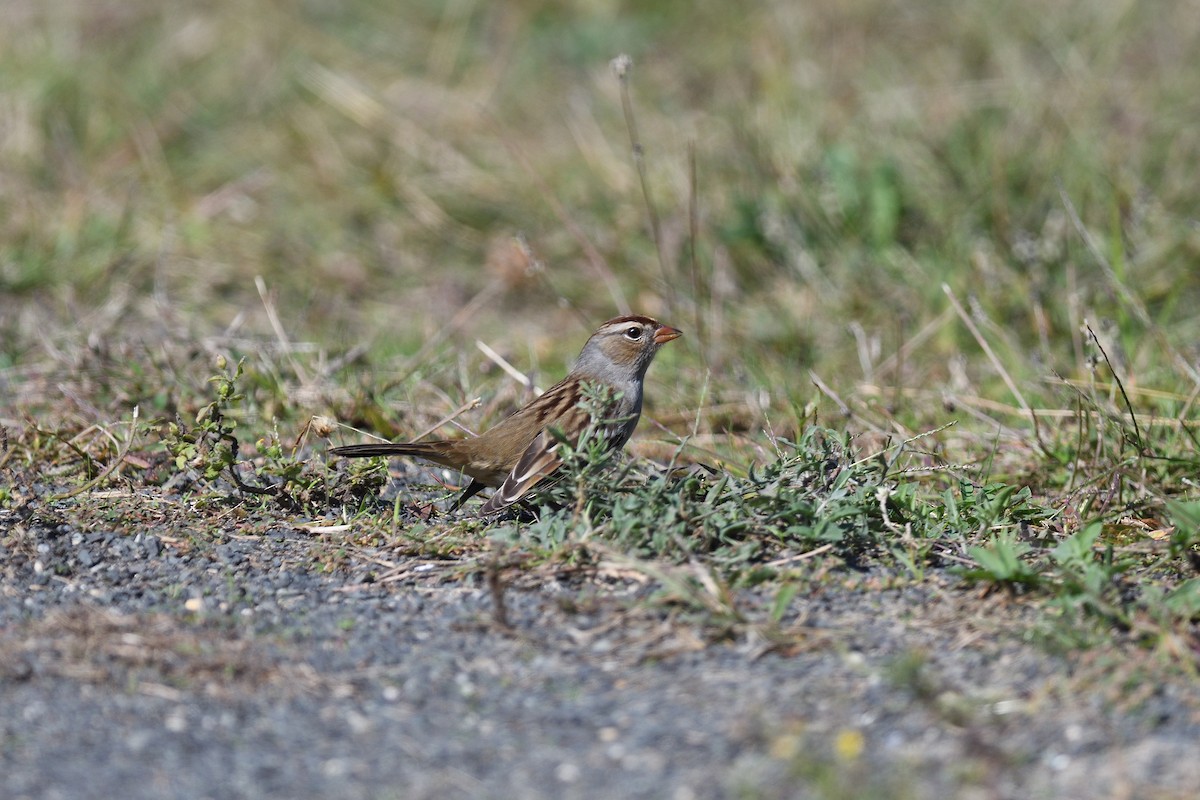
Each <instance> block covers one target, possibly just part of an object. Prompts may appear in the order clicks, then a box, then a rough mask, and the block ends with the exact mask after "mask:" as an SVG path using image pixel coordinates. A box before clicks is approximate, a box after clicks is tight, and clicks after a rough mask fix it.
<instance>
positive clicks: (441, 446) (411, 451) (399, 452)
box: [329, 442, 453, 466]
mask: <svg viewBox="0 0 1200 800" xmlns="http://www.w3.org/2000/svg"><path fill="white" fill-rule="evenodd" d="M446 445H447V442H403V443H392V442H380V443H379V444H348V445H344V446H342V447H331V448H330V449H329V452H330V453H333V454H334V455H335V456H344V457H345V458H367V457H370V456H415V457H417V458H424V459H427V460H429V461H433V462H435V463H439V464H443V463H446V462H445V458H446ZM451 466H453V465H451Z"/></svg>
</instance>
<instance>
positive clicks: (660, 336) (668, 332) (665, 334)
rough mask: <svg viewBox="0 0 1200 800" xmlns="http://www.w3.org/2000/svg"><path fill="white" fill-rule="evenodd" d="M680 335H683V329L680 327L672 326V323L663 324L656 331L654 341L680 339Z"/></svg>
mask: <svg viewBox="0 0 1200 800" xmlns="http://www.w3.org/2000/svg"><path fill="white" fill-rule="evenodd" d="M680 336H683V331H681V330H679V329H678V328H672V327H671V326H670V325H663V326H662V327H660V328H659V329H658V330H656V331H655V332H654V343H655V344H666V343H667V342H669V341H671V340H672V339H678V338H679V337H680Z"/></svg>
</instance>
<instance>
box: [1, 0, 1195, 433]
mask: <svg viewBox="0 0 1200 800" xmlns="http://www.w3.org/2000/svg"><path fill="white" fill-rule="evenodd" d="M1196 11H1197V9H1196V5H1195V4H1194V3H1188V2H1162V3H1154V4H1147V3H1134V2H1097V1H1094V0H1093V1H1091V2H1088V1H1087V0H1053V1H1052V2H1046V0H1037V1H1035V0H1014V1H1013V2H1009V3H1003V4H997V3H992V2H984V1H983V0H961V1H960V2H954V3H950V2H938V1H937V0H930V1H928V2H911V1H907V2H897V1H896V0H852V2H844V0H837V1H836V2H835V1H834V0H812V2H806V3H794V2H760V3H730V2H720V3H718V2H706V1H702V2H675V1H674V0H668V1H667V2H616V1H610V0H587V2H579V3H563V2H548V3H536V2H528V1H527V0H518V1H517V2H510V3H485V2H478V0H446V1H445V2H433V1H432V0H427V1H422V0H407V1H406V2H382V1H380V0H374V1H372V0H356V1H354V2H336V3H334V2H319V1H318V0H308V2H303V1H301V0H240V1H239V2H221V1H220V0H211V1H210V2H158V1H157V0H154V1H153V2H152V1H151V0H87V1H86V2H85V1H84V0H54V1H53V2H40V1H36V0H6V2H5V3H4V5H3V8H2V9H0V18H2V23H3V24H0V367H3V368H4V369H5V370H6V371H7V372H8V374H9V376H10V380H9V381H7V383H8V384H9V391H11V387H12V385H13V382H14V380H15V381H20V380H21V379H22V376H23V375H25V376H27V375H28V373H23V372H22V371H21V370H23V369H28V368H29V365H32V364H35V363H40V362H42V361H44V360H45V359H47V358H59V357H60V356H61V354H62V353H64V352H68V351H70V350H71V349H72V348H73V347H78V346H81V345H82V344H84V343H86V344H87V345H88V346H89V347H90V348H91V349H92V350H93V351H97V350H103V349H105V348H114V347H115V344H114V343H118V342H124V343H130V342H132V343H134V346H133V347H132V349H127V350H126V351H125V353H126V356H127V357H128V358H130V359H133V360H134V361H135V362H136V361H138V360H139V359H141V358H144V359H146V360H147V361H153V360H154V358H156V355H155V353H156V348H158V346H159V345H160V344H161V342H162V341H164V340H165V339H171V340H175V341H179V340H183V341H188V340H191V341H195V342H197V343H202V342H204V341H206V337H212V336H220V335H224V336H226V337H227V338H226V340H224V341H239V340H238V339H237V338H236V337H244V339H243V340H242V341H245V342H248V343H246V344H243V345H242V346H241V349H242V350H243V351H244V352H249V353H253V352H254V349H255V348H254V345H253V342H254V341H267V342H273V341H275V339H276V338H277V334H276V333H275V332H273V329H272V327H271V324H270V320H269V319H268V314H267V311H266V309H267V307H268V305H273V307H274V308H275V309H276V311H277V313H278V316H279V321H280V325H281V327H282V329H283V331H284V332H285V334H286V336H287V337H288V338H289V339H290V341H291V342H292V343H293V345H294V346H295V347H296V348H297V350H296V351H297V352H310V353H314V354H317V355H312V356H306V357H309V358H318V357H319V358H324V357H326V356H328V358H336V357H337V356H338V355H340V354H343V353H346V352H347V351H350V350H352V349H353V348H354V347H355V346H358V345H360V344H365V345H367V347H368V349H367V355H366V356H365V359H366V360H365V362H363V361H359V362H358V363H357V365H356V366H354V367H352V369H355V370H358V372H354V371H352V372H350V373H348V374H350V375H356V376H357V377H354V378H352V379H351V382H352V383H355V384H358V385H359V386H367V385H371V386H380V385H384V384H386V382H387V381H388V380H389V378H394V379H395V380H397V381H403V380H405V379H406V378H408V377H411V376H412V375H413V374H414V373H413V367H412V359H413V358H417V359H418V361H419V365H418V366H417V367H416V369H417V373H419V375H420V376H421V377H427V378H429V379H430V380H431V381H432V382H433V383H434V384H436V385H439V386H442V387H443V388H446V389H447V390H449V389H451V387H456V386H459V387H460V388H461V389H462V391H463V392H464V393H465V392H467V391H475V387H474V385H473V384H474V383H475V382H476V381H478V380H480V379H479V377H478V375H479V371H478V370H479V368H481V367H486V366H488V365H489V362H488V361H487V359H485V358H484V357H483V355H482V354H480V353H479V352H478V351H477V350H476V349H475V348H474V341H475V340H476V339H480V340H483V341H486V342H488V343H489V344H491V345H492V346H493V347H495V348H496V349H498V350H500V351H501V352H502V353H504V354H505V355H506V356H507V357H508V358H510V359H511V360H512V361H513V362H514V363H515V364H517V365H518V366H519V367H520V368H521V369H531V368H535V367H537V368H540V370H541V377H540V378H539V380H541V382H542V385H545V384H546V383H547V382H548V380H547V379H554V378H557V377H558V376H559V375H560V374H561V373H562V370H563V369H564V367H565V365H566V363H567V361H568V360H569V359H570V358H571V357H572V356H573V355H574V354H575V353H576V352H577V350H578V348H579V346H580V344H581V342H582V341H583V339H584V338H585V337H586V335H587V333H588V332H589V331H590V330H591V329H592V328H593V327H594V326H595V324H596V323H598V322H600V321H602V320H604V319H606V318H607V317H609V316H611V315H613V314H615V313H617V312H619V311H623V310H626V309H631V310H633V311H636V312H641V313H647V314H651V315H654V316H658V317H659V318H661V319H663V320H664V321H667V322H669V323H670V324H673V325H676V326H678V327H681V328H683V329H685V331H686V332H687V333H688V336H687V338H685V339H683V340H680V341H679V342H677V343H676V344H674V345H672V347H671V348H668V350H666V351H664V353H663V354H662V356H661V357H660V361H659V364H657V365H656V367H655V369H654V370H652V373H651V388H650V400H651V402H652V409H651V413H652V414H654V413H659V414H661V415H663V416H669V414H668V412H676V411H681V412H683V417H681V419H680V420H679V421H678V423H677V424H675V425H674V426H673V427H674V428H675V429H676V431H677V432H680V433H682V432H684V431H685V430H686V429H687V428H688V427H689V423H688V422H687V415H688V414H689V413H691V412H694V410H695V409H696V408H697V407H698V406H700V404H701V402H702V397H703V402H704V403H706V404H708V405H709V406H712V407H713V408H719V407H721V404H722V403H725V404H727V405H729V404H731V406H732V407H738V408H743V409H749V411H746V412H745V413H741V412H738V413H732V412H731V413H732V416H730V417H729V418H722V419H718V418H717V416H719V415H715V413H714V416H713V417H712V418H709V419H706V421H705V425H706V426H710V427H711V428H712V429H713V430H719V429H722V428H737V427H739V426H741V427H742V428H743V429H745V430H752V429H761V428H762V426H763V425H764V424H770V423H771V422H772V418H773V415H776V418H777V417H778V415H780V414H782V415H784V416H787V417H788V419H790V420H792V421H791V422H786V421H785V422H784V423H782V424H784V425H785V426H787V425H792V424H795V422H794V421H795V420H798V419H799V418H800V417H802V416H803V414H802V413H801V412H799V411H797V410H796V409H799V408H802V407H803V406H804V405H805V404H807V403H810V402H812V401H814V400H818V399H819V400H820V402H821V403H822V404H823V405H822V407H823V408H825V409H826V412H827V413H825V416H826V417H827V418H828V417H836V416H837V413H838V411H837V409H836V408H835V406H836V403H831V402H830V401H829V400H828V399H826V397H824V396H822V395H821V394H820V393H819V392H818V390H817V389H816V388H815V387H814V383H813V379H812V375H810V370H811V371H812V373H813V374H815V375H816V376H818V377H819V378H820V379H821V380H822V381H823V382H824V384H825V385H826V387H827V388H828V396H830V397H832V396H837V397H838V398H840V399H841V400H842V401H843V402H845V403H847V404H849V405H848V409H849V410H850V411H852V412H853V413H855V414H862V415H868V416H869V415H870V414H872V413H877V414H878V415H880V416H878V417H876V418H875V419H876V420H879V419H884V420H888V419H893V420H907V422H906V424H913V425H920V424H933V423H937V424H940V422H943V421H946V420H948V419H951V418H955V416H956V415H959V414H961V408H959V407H958V406H957V405H955V406H954V408H950V407H949V406H950V405H954V404H950V403H948V402H947V401H946V398H947V397H949V396H951V395H953V396H954V397H956V398H959V399H961V398H962V397H965V396H972V397H979V398H991V399H992V401H993V402H998V403H1001V404H1003V405H1004V406H1007V407H1010V408H1015V407H1016V406H1017V405H1019V403H1020V402H1028V403H1029V404H1030V405H1038V406H1050V407H1055V406H1068V407H1069V406H1073V405H1074V404H1075V400H1074V399H1072V395H1071V393H1070V391H1068V390H1066V389H1064V388H1063V387H1062V386H1061V385H1059V386H1056V385H1054V384H1053V382H1048V381H1046V380H1045V379H1047V378H1052V377H1053V376H1055V375H1056V374H1057V375H1059V376H1061V377H1064V378H1070V379H1080V380H1086V379H1088V378H1089V376H1091V375H1092V374H1093V372H1092V370H1093V367H1094V360H1093V359H1092V357H1093V355H1094V351H1093V350H1091V349H1089V347H1088V337H1087V336H1086V334H1085V333H1084V332H1083V329H1082V325H1083V322H1084V320H1085V319H1086V320H1088V321H1089V322H1091V323H1092V325H1093V327H1094V328H1095V329H1096V330H1097V332H1098V333H1101V337H1102V341H1106V342H1108V343H1110V345H1111V346H1110V347H1107V348H1106V350H1111V351H1112V352H1109V353H1108V356H1109V357H1110V359H1111V361H1112V362H1113V366H1114V367H1115V368H1117V369H1118V370H1119V371H1120V373H1121V376H1122V377H1124V378H1126V379H1127V382H1128V384H1129V387H1131V388H1135V392H1134V397H1135V402H1137V403H1138V404H1140V405H1141V406H1142V407H1144V408H1145V409H1146V410H1148V411H1150V412H1153V413H1155V414H1163V415H1174V414H1181V413H1186V412H1187V411H1188V409H1190V407H1191V404H1190V400H1189V399H1188V398H1189V396H1190V395H1191V393H1192V391H1193V389H1194V387H1195V380H1194V371H1195V365H1196V362H1197V356H1198V355H1200V348H1198V347H1197V342H1198V333H1200V317H1197V315H1196V314H1195V312H1194V309H1195V306H1193V305H1192V304H1193V303H1197V302H1200V277H1198V271H1197V269H1196V266H1197V263H1198V261H1200V228H1198V226H1197V217H1198V214H1200V191H1198V190H1197V181H1196V178H1195V175H1194V172H1195V165H1196V164H1197V163H1200V125H1197V120H1198V119H1200V59H1197V58H1195V57H1194V54H1195V53H1196V52H1200V14H1197V13H1196ZM620 54H628V55H629V56H630V57H631V59H632V65H633V66H632V69H631V71H630V72H629V73H628V75H627V81H628V82H627V91H628V96H627V98H623V96H622V83H621V81H620V80H619V79H618V76H617V75H616V74H615V73H614V69H613V67H612V64H611V62H612V60H613V59H614V58H615V57H617V56H618V55H620ZM626 99H627V101H628V106H629V110H630V111H632V114H633V119H634V121H635V124H636V131H637V139H638V142H639V143H640V148H639V152H640V154H641V157H642V166H643V168H644V172H645V180H644V182H643V180H642V179H641V177H640V176H639V171H638V163H637V161H636V160H635V158H634V155H633V149H632V148H631V127H630V124H629V119H628V117H627V114H626V112H625V109H624V108H623V100H626ZM643 184H644V189H643ZM647 197H648V198H649V200H648V199H647ZM1074 214H1078V223H1077V222H1076V221H1075V220H1074V219H1073V215H1074ZM656 232H657V233H656ZM1085 233H1086V234H1087V236H1089V237H1091V245H1092V246H1091V247H1089V244H1088V241H1087V240H1086V238H1085ZM256 276H261V277H262V279H263V284H264V285H265V287H266V289H267V292H268V296H269V298H270V303H269V304H264V302H263V300H262V298H261V297H260V292H259V289H258V288H257V287H256V283H255V278H256ZM943 284H946V285H947V286H948V288H949V290H950V291H951V292H953V294H954V296H955V297H956V298H957V299H958V301H959V302H960V303H961V304H962V306H963V309H964V312H965V314H966V315H967V316H969V317H970V319H971V320H972V321H973V322H974V324H975V325H976V326H977V327H978V329H979V331H980V335H981V336H982V338H984V339H985V340H987V341H988V342H990V345H991V347H992V348H994V351H995V354H996V359H997V360H998V361H999V362H1000V363H1001V364H1002V366H1003V370H998V369H997V368H996V364H995V363H994V362H993V361H991V360H990V359H989V358H988V357H987V356H986V355H985V353H984V352H983V350H982V349H981V347H980V345H979V341H978V339H977V338H976V337H975V336H974V335H972V333H971V332H970V331H969V330H968V328H967V326H966V325H965V324H964V320H963V319H962V316H960V315H959V314H958V313H956V312H955V311H954V309H953V307H952V304H951V299H950V297H949V296H948V294H947V293H946V292H945V291H944V290H943ZM1189 309H1191V310H1189ZM306 343H307V344H306ZM303 346H308V347H310V350H309V351H304V350H303ZM222 347H224V345H222ZM139 348H140V349H139ZM196 354H197V357H206V356H205V351H204V348H203V347H202V346H200V344H198V345H197V348H196ZM1002 371H1005V372H1007V373H1009V375H1010V376H1011V377H1012V378H1013V379H1014V380H1015V381H1017V383H1018V384H1019V386H1020V389H1021V391H1022V392H1024V393H1026V394H1027V396H1026V397H1025V398H1024V399H1023V400H1021V401H1019V402H1018V401H1017V400H1016V398H1014V396H1013V394H1012V393H1011V392H1010V389H1009V388H1008V387H1007V386H1006V384H1005V383H1004V382H1003V380H1002V375H1001V372H1002ZM706 375H709V377H707V378H706ZM706 382H707V387H708V388H707V390H705V389H704V388H703V387H704V386H705V385H706ZM151 383H153V382H148V385H147V387H146V389H145V393H146V395H147V397H150V398H151V399H152V400H153V402H155V403H157V405H159V406H160V407H162V408H163V409H165V410H170V409H171V408H172V407H174V405H175V403H176V401H175V400H173V399H172V398H171V397H170V391H171V390H170V388H169V387H168V388H167V389H165V390H164V389H163V387H162V386H161V381H159V384H160V385H159V386H157V387H156V386H152V385H149V384H151ZM1136 387H1157V388H1159V389H1161V390H1163V393H1162V395H1161V396H1160V395H1153V394H1139V393H1137V392H1136ZM164 391H165V396H164ZM705 392H707V393H706V394H705ZM18 394H19V393H18ZM137 394H138V392H136V391H134V392H132V393H131V394H130V393H129V391H128V390H127V391H126V395H129V396H125V395H123V396H122V397H123V400H122V402H128V403H130V404H132V403H133V402H143V403H145V402H148V400H147V397H137V396H134V395H137ZM14 396H16V395H14ZM153 398H157V399H153ZM292 399H293V401H294V402H295V403H296V404H298V405H304V404H306V403H307V404H308V406H310V407H309V408H306V409H305V411H309V412H320V411H323V410H325V409H326V408H327V407H328V405H329V403H330V401H328V399H327V398H326V399H325V400H321V399H317V400H311V399H310V400H305V399H304V398H303V397H298V396H294V397H293V398H292ZM460 399H461V397H455V398H448V399H447V400H446V402H445V404H444V407H443V408H438V409H435V410H434V411H433V412H431V413H433V415H434V417H435V418H436V417H438V416H441V415H442V414H443V413H448V411H449V410H451V409H453V408H454V406H455V405H456V404H457V402H458V401H459V400H460ZM333 405H334V406H335V408H334V411H335V413H338V412H339V409H338V408H337V407H336V406H337V404H336V403H334V404H333ZM276 410H278V409H276ZM344 410H345V409H344V407H343V408H342V409H341V411H344ZM994 410H995V409H993V411H994ZM981 413H982V412H977V413H976V414H975V415H974V416H971V415H967V416H965V417H964V419H966V420H968V421H972V420H978V419H979V418H980V414H981ZM996 413H1001V412H996ZM793 414H794V416H789V415H793ZM983 419H984V422H985V423H988V422H989V420H988V418H987V417H986V416H985V417H983ZM1002 419H1003V421H1004V422H1005V423H1006V424H1008V423H1013V424H1018V425H1024V422H1023V421H1022V420H1021V419H1013V418H1011V415H1010V416H1009V417H1002ZM879 424H881V425H883V426H884V427H887V424H886V423H879ZM896 424H897V425H898V424H899V423H896ZM989 424H990V423H989ZM983 427H984V429H987V428H988V425H986V424H985V425H984V426H983Z"/></svg>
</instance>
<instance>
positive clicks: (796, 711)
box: [0, 511, 1200, 800]
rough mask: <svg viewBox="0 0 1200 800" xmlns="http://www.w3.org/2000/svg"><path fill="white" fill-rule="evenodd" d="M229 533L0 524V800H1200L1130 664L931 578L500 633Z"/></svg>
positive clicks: (564, 616) (273, 536)
mask: <svg viewBox="0 0 1200 800" xmlns="http://www.w3.org/2000/svg"><path fill="white" fill-rule="evenodd" d="M252 529H253V528H252V527H249V526H239V525H231V527H230V528H229V529H228V530H227V531H225V532H224V533H221V534H219V535H214V534H208V533H206V534H204V535H201V534H198V533H190V532H188V531H187V530H180V529H177V528H176V527H164V528H163V529H161V530H153V529H149V530H145V531H143V532H140V533H134V534H125V533H120V532H116V531H112V530H99V529H97V530H89V529H86V528H85V527H84V526H77V525H76V524H73V523H71V522H69V521H65V520H64V519H63V518H60V517H57V516H53V515H44V516H41V517H39V516H38V515H37V514H31V513H28V512H26V513H24V514H18V513H16V512H14V511H0V569H2V570H3V573H2V583H0V708H2V709H3V713H2V714H0V795H2V796H4V797H7V798H26V797H28V798H91V797H96V798H101V797H104V798H108V797H114V796H120V797H127V798H141V797H154V798H176V797H178V798H206V797H211V798H234V797H289V798H305V797H344V798H368V797H370V798H389V797H396V798H400V797H404V798H425V797H429V798H433V797H437V798H447V797H449V798H454V797H497V798H500V797H523V798H541V797H547V798H549V797H554V798H560V797H562V798H574V797H580V798H583V797H622V798H679V799H680V800H682V799H684V798H718V797H729V796H746V797H763V798H772V797H781V798H782V797H869V796H878V797H905V796H907V797H934V796H939V797H945V796H963V797H1013V798H1025V797H1064V798H1075V797H1078V798H1095V797H1180V798H1182V797H1191V796H1193V792H1194V791H1195V787H1196V786H1200V759H1198V758H1197V755H1200V715H1198V711H1197V709H1198V708H1200V692H1198V689H1197V686H1196V683H1195V682H1194V680H1193V679H1192V678H1191V677H1189V676H1186V675H1174V674H1173V673H1172V672H1171V671H1170V670H1167V669H1159V670H1158V671H1157V672H1155V671H1154V670H1155V665H1157V664H1159V662H1158V661H1157V660H1155V659H1154V658H1153V656H1152V654H1147V653H1145V652H1143V651H1141V650H1137V649H1135V648H1132V647H1131V646H1128V645H1119V646H1114V647H1113V648H1111V649H1103V652H1100V651H1098V650H1096V649H1092V650H1085V651H1078V650H1076V651H1068V654H1067V655H1064V656H1057V655H1054V654H1052V652H1051V648H1049V647H1047V646H1045V645H1043V644H1039V643H1037V642H1036V641H1034V640H1033V639H1032V638H1031V636H1030V633H1029V632H1030V631H1036V630H1038V620H1037V618H1036V617H1035V610H1034V609H1033V608H1032V606H1031V605H1029V604H1021V603H1016V602H1012V601H1010V600H1007V599H1006V598H1004V597H1002V596H992V597H981V596H979V595H978V593H976V592H970V591H968V590H964V589H962V588H959V587H957V586H956V584H955V583H954V581H953V579H952V578H951V577H949V576H943V577H938V576H934V577H933V578H931V579H930V580H929V581H927V582H926V583H925V584H923V585H921V586H919V587H913V586H908V587H904V588H898V589H896V588H881V587H884V586H886V585H887V581H886V580H884V579H883V578H884V576H872V575H869V574H868V575H864V574H860V573H854V572H851V571H849V570H841V572H844V574H841V573H840V572H838V568H837V567H836V565H835V566H834V570H835V572H834V574H833V575H832V576H827V577H826V578H825V579H824V580H820V581H813V582H812V585H813V586H814V587H817V588H813V589H811V591H810V592H809V593H808V594H805V593H803V592H802V593H801V594H800V595H798V596H797V598H796V599H795V601H794V602H793V605H792V609H793V614H791V615H789V616H788V617H787V618H786V619H785V621H784V623H783V629H784V632H785V633H786V634H787V635H778V632H777V631H773V629H772V627H771V626H770V625H767V624H765V621H766V620H767V619H768V618H769V611H768V609H769V608H770V604H771V601H772V599H773V598H772V597H771V596H769V595H767V594H765V593H756V592H753V591H747V592H743V593H742V594H740V595H739V596H738V598H737V603H738V608H739V611H741V613H742V614H743V616H744V617H745V618H747V619H749V620H751V621H752V622H751V623H749V624H741V625H733V626H730V627H729V628H728V630H722V629H721V628H720V626H719V625H717V624H716V623H714V622H713V620H712V619H711V618H709V619H708V620H706V619H705V618H704V617H702V616H700V615H698V614H696V613H694V612H689V611H688V610H687V609H686V608H685V607H682V606H672V605H671V604H669V603H666V602H645V601H646V599H647V598H649V597H650V596H651V594H652V593H653V592H654V591H655V590H656V587H655V586H653V585H650V584H647V583H646V582H645V581H644V580H638V579H637V576H635V575H631V574H607V575H584V574H581V573H576V574H568V573H565V572H564V573H563V574H562V575H559V576H553V575H543V574H542V573H541V572H539V571H536V570H534V571H519V572H516V574H514V575H511V576H509V577H508V578H507V580H510V581H511V583H510V584H509V585H508V586H507V587H506V588H505V590H504V591H503V601H504V606H505V611H506V617H507V621H508V623H509V626H508V627H505V626H503V625H500V624H498V621H497V613H496V604H495V595H494V594H493V592H492V591H491V589H490V588H489V587H488V585H487V581H486V578H485V577H484V576H483V573H482V571H478V570H476V571H465V572H464V571H463V570H461V569H459V567H460V566H461V565H460V564H456V563H455V562H453V561H436V560H429V559H416V558H408V559H405V558H398V557H397V556H395V555H394V553H390V552H388V551H385V550H378V551H372V550H369V549H367V550H361V549H359V550H355V551H354V553H352V554H351V555H349V556H347V557H345V558H342V559H340V560H336V561H333V562H327V561H323V560H322V559H321V558H319V557H317V555H319V554H322V553H327V552H328V551H329V550H331V549H336V545H334V544H331V543H330V542H329V541H328V540H327V539H326V538H323V537H322V536H320V535H317V534H313V533H309V532H307V531H305V530H302V529H299V528H293V527H290V526H288V525H277V526H275V527H269V528H268V527H262V528H261V529H262V530H264V531H265V532H262V533H257V532H256V533H251V534H247V533H245V532H244V531H245V530H252ZM384 562H386V564H387V566H386V567H385V566H381V565H382V564H384ZM322 564H327V566H326V567H324V568H323V567H322V566H321V565H322ZM876 577H878V578H879V579H878V580H877V581H876V580H875V578H876ZM1038 613H1044V612H1038ZM753 621H757V622H753ZM1161 674H1166V675H1167V676H1168V678H1169V679H1165V680H1160V679H1159V678H1158V677H1155V678H1154V679H1153V680H1151V677H1152V676H1161ZM1171 676H1173V677H1171ZM1126 678H1128V680H1126Z"/></svg>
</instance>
